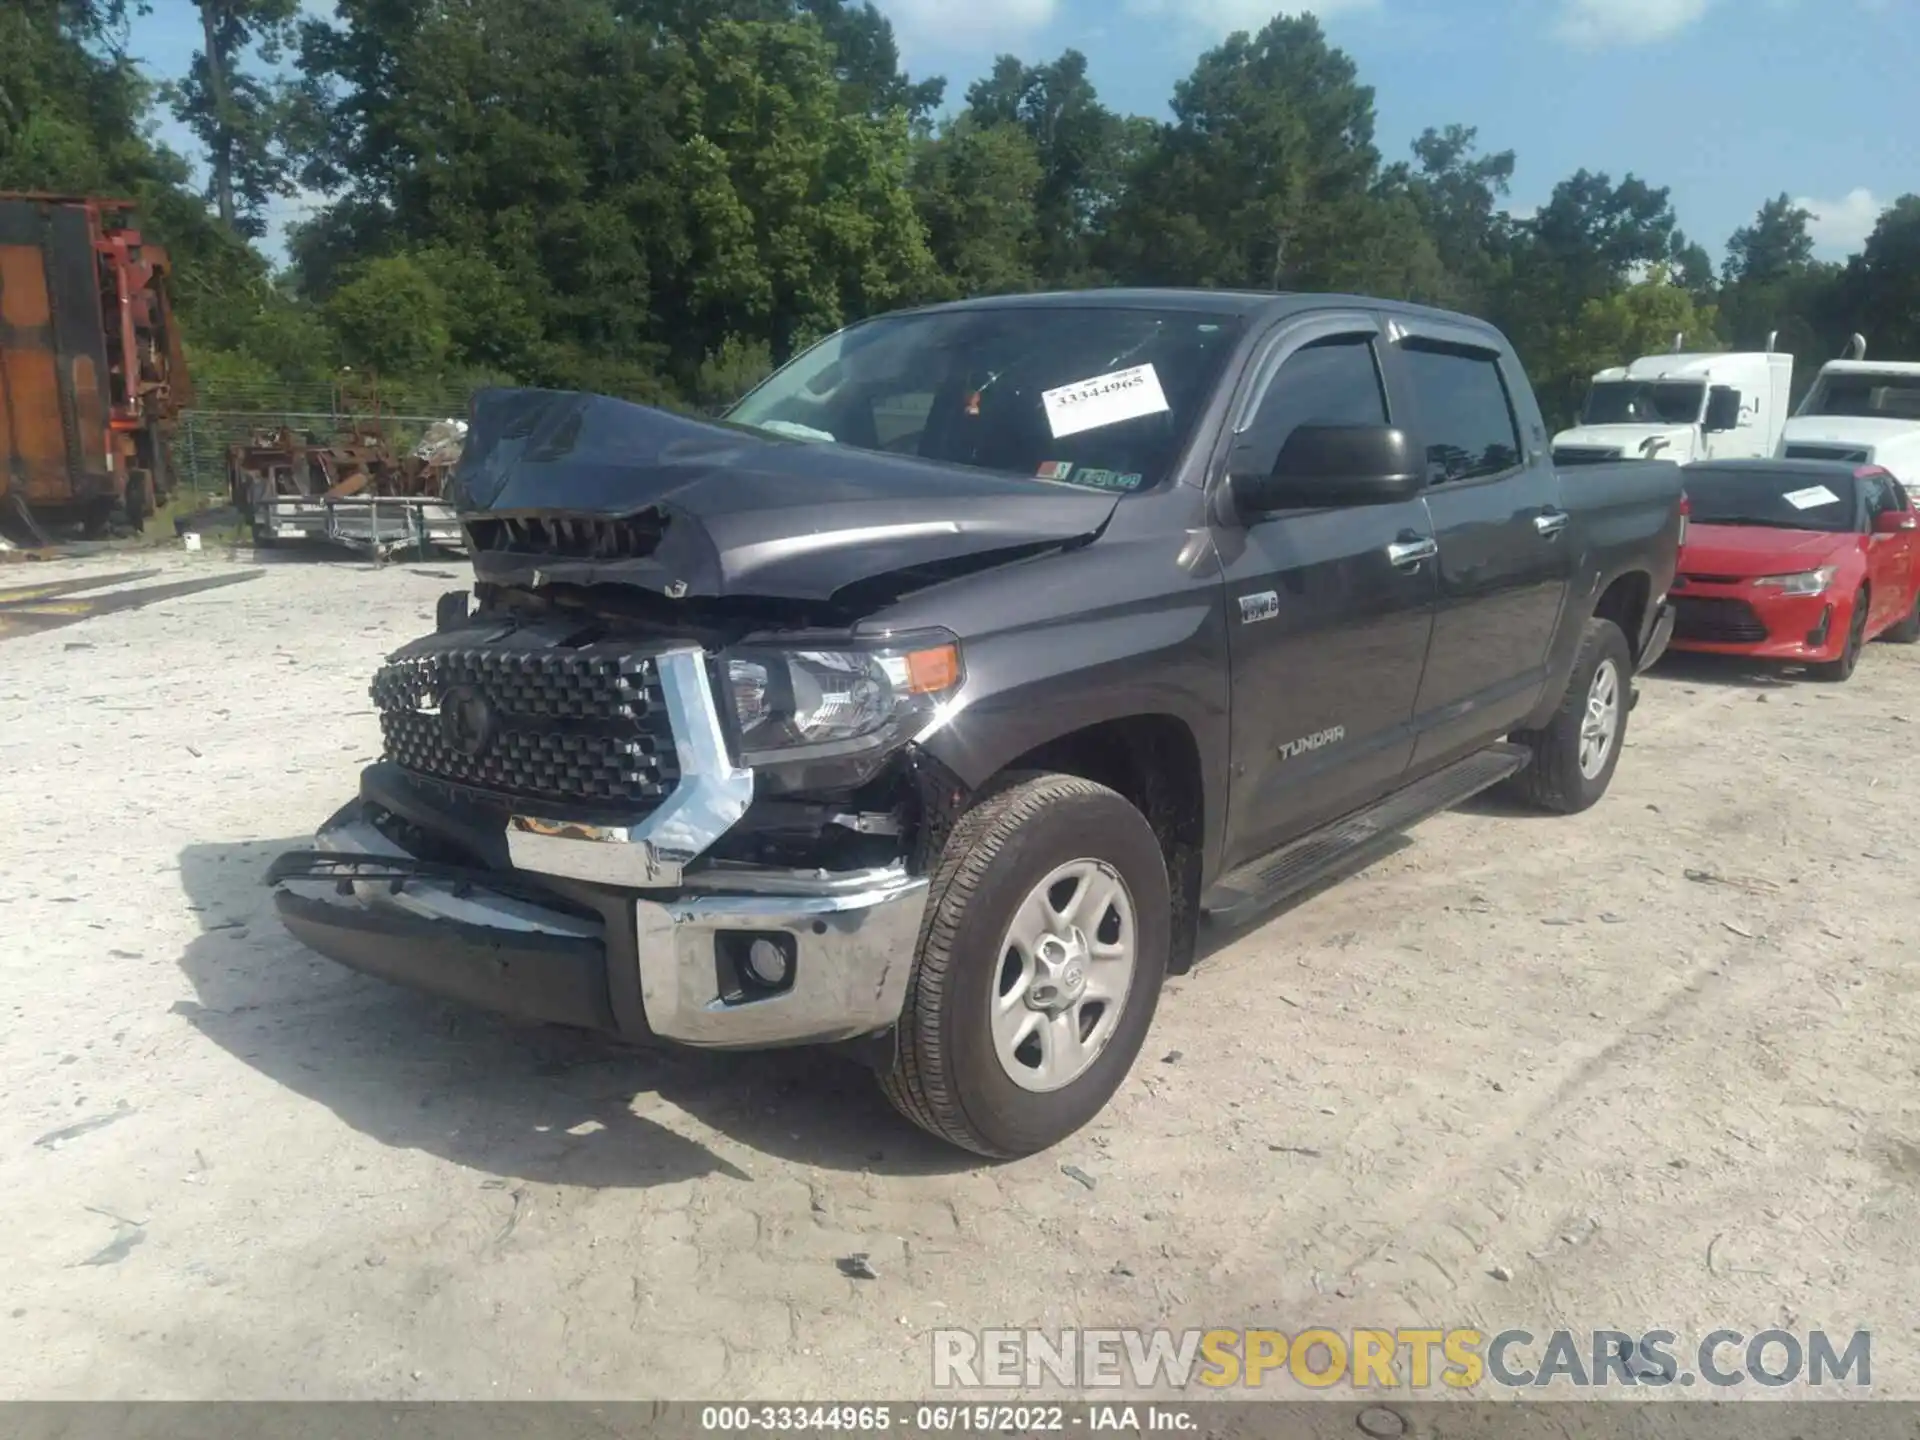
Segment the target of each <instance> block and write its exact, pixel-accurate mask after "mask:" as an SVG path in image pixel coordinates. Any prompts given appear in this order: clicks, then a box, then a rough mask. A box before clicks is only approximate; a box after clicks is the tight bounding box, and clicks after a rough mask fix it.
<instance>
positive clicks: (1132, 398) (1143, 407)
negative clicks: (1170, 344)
mask: <svg viewBox="0 0 1920 1440" xmlns="http://www.w3.org/2000/svg"><path fill="white" fill-rule="evenodd" d="M1040 403H1041V404H1042V405H1044V406H1046V408H1047V424H1048V425H1050V426H1052V427H1053V436H1054V439H1056V440H1058V439H1060V438H1061V437H1062V436H1066V435H1078V434H1079V433H1080V432H1081V431H1082V430H1098V429H1099V428H1100V427H1101V426H1103V425H1118V424H1119V423H1120V422H1121V421H1122V420H1138V419H1139V418H1140V417H1141V416H1143V415H1159V414H1163V413H1164V412H1165V411H1166V410H1168V409H1169V408H1171V407H1169V406H1168V404H1167V395H1166V392H1165V391H1164V390H1162V389H1161V388H1160V377H1159V375H1158V374H1156V373H1155V372H1154V368H1153V366H1151V365H1136V366H1134V367H1133V368H1132V369H1131V370H1115V371H1113V372H1112V373H1110V374H1107V375H1095V376H1094V377H1093V378H1091V379H1089V380H1076V381H1075V382H1074V383H1073V384H1071V385H1062V386H1061V387H1060V388H1059V389H1058V390H1044V391H1042V392H1041V394H1040Z"/></svg>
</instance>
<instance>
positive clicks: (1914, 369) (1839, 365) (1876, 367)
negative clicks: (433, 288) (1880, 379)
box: [1820, 360, 1920, 375]
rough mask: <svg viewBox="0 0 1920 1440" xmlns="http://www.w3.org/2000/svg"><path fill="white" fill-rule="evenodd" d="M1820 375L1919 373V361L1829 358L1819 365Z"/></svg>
mask: <svg viewBox="0 0 1920 1440" xmlns="http://www.w3.org/2000/svg"><path fill="white" fill-rule="evenodd" d="M1820 373H1821V374H1822V375H1920V361H1913V360H1829V361H1828V362H1827V363H1826V364H1824V365H1822V366H1821V367H1820Z"/></svg>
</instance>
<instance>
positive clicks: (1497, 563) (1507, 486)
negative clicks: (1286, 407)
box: [1389, 317, 1577, 770]
mask: <svg viewBox="0 0 1920 1440" xmlns="http://www.w3.org/2000/svg"><path fill="white" fill-rule="evenodd" d="M1389 326H1390V328H1391V329H1392V330H1394V332H1395V335H1394V344H1393V346H1392V361H1393V363H1392V368H1391V371H1390V374H1391V378H1392V384H1393V385H1394V387H1395V401H1396V405H1397V406H1398V407H1399V408H1400V409H1401V410H1402V411H1403V412H1404V413H1405V414H1406V415H1407V417H1408V423H1407V427H1406V428H1409V429H1410V430H1411V431H1412V432H1413V434H1414V437H1415V441H1416V444H1417V445H1418V447H1419V448H1420V450H1421V451H1422V452H1423V453H1424V455H1425V457H1426V464H1427V487H1428V488H1427V510H1428V513H1429V515H1430V516H1431V518H1432V523H1433V535H1434V539H1435V540H1436V541H1438V542H1439V546H1440V557H1439V597H1438V608H1437V609H1436V611H1435V613H1434V622H1433V642H1432V645H1431V647H1430V648H1429V649H1428V652H1427V665H1426V671H1425V674H1424V676H1423V678H1422V680H1421V685H1420V696H1419V700H1418V703H1417V704H1416V706H1415V722H1414V723H1415V725H1416V727H1417V729H1418V732H1419V738H1418V741H1417V744H1416V746H1415V750H1414V755H1413V761H1412V764H1413V768H1414V769H1416V770H1420V769H1425V768H1428V767H1429V766H1430V765H1434V764H1439V763H1441V762H1443V761H1445V760H1447V759H1448V758H1450V757H1452V756H1455V755H1458V754H1460V753H1463V752H1464V751H1467V750H1471V749H1475V748H1478V747H1479V746H1481V745H1485V744H1487V743H1489V742H1490V741H1493V740H1495V739H1499V738H1501V737H1503V736H1504V735H1506V734H1508V733H1509V732H1510V731H1511V730H1512V729H1513V728H1514V727H1515V726H1516V725H1517V724H1518V723H1519V722H1520V721H1521V719H1522V718H1523V717H1525V716H1526V715H1527V713H1528V712H1529V711H1531V710H1532V709H1533V708H1534V705H1535V704H1536V703H1537V702H1538V700H1539V698H1540V694H1541V691H1542V689H1543V688H1544V687H1545V684H1546V679H1547V670H1548V663H1549V657H1548V651H1549V649H1550V648H1551V646H1552V643H1553V637H1554V634H1555V632H1556V630H1557V628H1558V626H1559V623H1560V612H1561V608H1562V606H1563V605H1564V604H1565V603H1566V601H1567V593H1568V590H1569V588H1570V586H1571V584H1572V579H1573V573H1574V568H1575V565H1574V562H1575V549H1574V547H1575V545H1576V543H1577V541H1576V537H1575V536H1574V535H1573V534H1572V533H1571V532H1572V521H1571V517H1570V516H1569V515H1568V513H1567V512H1566V511H1565V510H1564V509H1562V508H1561V505H1560V479H1559V476H1558V475H1557V474H1556V473H1555V471H1554V469H1553V465H1552V463H1551V461H1550V460H1549V458H1548V455H1547V447H1546V426H1545V425H1544V423H1543V422H1542V421H1541V419H1540V416H1539V412H1538V410H1537V409H1536V408H1535V406H1534V403H1533V398H1532V395H1533V392H1532V391H1531V390H1530V389H1529V388H1528V387H1527V381H1526V377H1525V376H1524V375H1523V374H1522V373H1521V372H1520V370H1519V368H1518V365H1517V364H1516V362H1515V361H1514V360H1513V358H1512V357H1511V356H1510V355H1508V354H1507V353H1506V352H1504V351H1502V350H1501V349H1498V348H1496V346H1495V345H1494V344H1493V343H1492V342H1491V341H1490V339H1489V337H1488V336H1487V334H1486V332H1485V331H1483V330H1480V329H1478V328H1477V327H1471V326H1464V325H1461V326H1456V325H1450V324H1447V323H1445V322H1440V321H1434V322H1428V321H1424V320H1423V321H1407V320H1404V319H1401V318H1400V317H1395V318H1394V319H1392V320H1391V321H1389Z"/></svg>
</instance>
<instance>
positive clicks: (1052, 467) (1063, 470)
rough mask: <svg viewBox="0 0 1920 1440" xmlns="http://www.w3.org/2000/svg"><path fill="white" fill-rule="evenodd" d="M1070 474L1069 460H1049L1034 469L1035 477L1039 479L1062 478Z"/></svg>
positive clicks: (1070, 465)
mask: <svg viewBox="0 0 1920 1440" xmlns="http://www.w3.org/2000/svg"><path fill="white" fill-rule="evenodd" d="M1071 474H1073V462H1072V461H1071V460H1049V461H1047V462H1046V463H1045V464H1043V465H1041V467H1040V468H1039V469H1038V470H1036V471H1034V476H1035V478H1036V479H1040V480H1064V479H1066V478H1067V477H1068V476H1069V475H1071Z"/></svg>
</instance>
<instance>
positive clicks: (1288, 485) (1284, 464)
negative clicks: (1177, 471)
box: [1229, 425, 1425, 516]
mask: <svg viewBox="0 0 1920 1440" xmlns="http://www.w3.org/2000/svg"><path fill="white" fill-rule="evenodd" d="M1422 468H1423V467H1422V466H1421V465H1420V463H1419V460H1418V457H1417V456H1416V455H1415V453H1414V447H1413V442H1412V441H1411V440H1410V439H1408V437H1407V434H1406V432H1405V431H1404V430H1398V429H1395V428H1394V427H1393V426H1391V425H1302V426H1300V427H1299V428H1298V429H1296V430H1295V431H1294V432H1293V434H1291V435H1289V436H1288V437H1287V443H1286V444H1285V445H1283V446H1281V447H1280V454H1279V455H1278V457H1276V459H1275V460H1274V464H1273V469H1272V471H1270V472H1269V473H1267V474H1257V473H1238V472H1237V473H1235V474H1233V475H1232V476H1231V477H1230V479H1229V484H1230V485H1231V487H1232V490H1233V502H1234V507H1235V508H1236V509H1237V510H1238V511H1239V512H1240V514H1242V515H1243V516H1252V515H1262V514H1269V513H1271V512H1273V511H1276V510H1323V509H1333V508H1337V507H1341V506H1347V505H1391V504H1394V503H1396V502H1398V501H1401V500H1411V499H1412V498H1414V497H1415V496H1416V495H1418V494H1419V493H1420V491H1421V488H1422V486H1423V485H1424V483H1425V479H1424V476H1423V474H1422Z"/></svg>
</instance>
